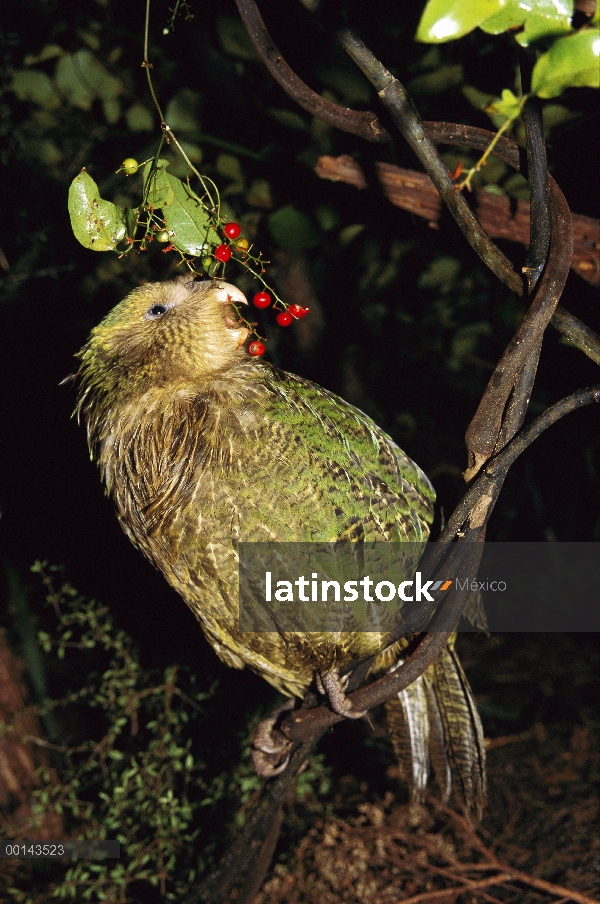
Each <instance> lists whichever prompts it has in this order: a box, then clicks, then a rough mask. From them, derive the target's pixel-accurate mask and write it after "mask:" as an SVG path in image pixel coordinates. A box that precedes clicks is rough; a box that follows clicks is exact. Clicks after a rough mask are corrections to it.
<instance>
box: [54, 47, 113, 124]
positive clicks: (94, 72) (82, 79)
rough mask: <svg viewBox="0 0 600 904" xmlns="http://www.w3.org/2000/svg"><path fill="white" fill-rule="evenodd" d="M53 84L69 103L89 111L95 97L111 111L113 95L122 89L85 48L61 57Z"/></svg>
mask: <svg viewBox="0 0 600 904" xmlns="http://www.w3.org/2000/svg"><path fill="white" fill-rule="evenodd" d="M56 83H57V85H58V87H59V88H60V90H61V91H62V92H63V94H64V95H65V96H66V97H67V99H68V100H69V101H70V103H72V104H73V106H74V107H79V108H80V109H82V110H89V109H90V107H91V106H92V102H93V100H94V98H95V97H99V98H100V99H101V100H102V101H103V102H104V103H105V104H108V105H109V110H110V109H111V107H110V105H111V104H112V110H113V113H114V109H115V107H114V101H115V98H116V97H117V95H119V94H121V92H122V90H123V87H122V85H121V82H120V81H119V80H118V79H116V78H115V77H114V76H112V75H111V74H110V73H109V72H108V71H107V70H106V69H105V68H104V66H103V65H102V63H100V62H99V60H97V59H96V57H95V56H94V55H93V53H92V52H91V51H89V50H78V51H77V53H73V54H69V53H68V54H65V56H63V57H61V58H60V60H59V61H58V65H57V67H56ZM105 112H106V111H105ZM119 115H120V114H119ZM107 119H108V116H107ZM111 121H114V120H110V119H109V122H111Z"/></svg>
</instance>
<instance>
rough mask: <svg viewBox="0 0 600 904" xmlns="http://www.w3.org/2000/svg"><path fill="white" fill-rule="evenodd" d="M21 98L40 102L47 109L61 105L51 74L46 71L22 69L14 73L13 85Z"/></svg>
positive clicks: (36, 102)
mask: <svg viewBox="0 0 600 904" xmlns="http://www.w3.org/2000/svg"><path fill="white" fill-rule="evenodd" d="M11 88H12V90H13V91H14V92H15V94H16V95H17V97H18V98H19V100H24V101H28V102H29V103H33V104H38V106H40V107H44V108H45V109H46V110H56V109H57V107H60V97H59V96H58V94H57V93H56V89H55V87H54V84H53V82H52V79H51V78H50V76H49V75H46V73H45V72H36V71H35V70H30V69H22V70H21V71H19V72H14V73H13V80H12V85H11Z"/></svg>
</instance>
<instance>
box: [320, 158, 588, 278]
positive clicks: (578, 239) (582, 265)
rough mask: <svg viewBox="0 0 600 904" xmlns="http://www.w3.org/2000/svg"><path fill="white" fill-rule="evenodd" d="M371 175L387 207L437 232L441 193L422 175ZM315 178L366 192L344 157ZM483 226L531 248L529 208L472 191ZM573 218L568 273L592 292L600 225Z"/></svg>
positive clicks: (388, 170) (379, 168)
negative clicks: (375, 178) (352, 186)
mask: <svg viewBox="0 0 600 904" xmlns="http://www.w3.org/2000/svg"><path fill="white" fill-rule="evenodd" d="M375 171H376V173H377V176H378V178H379V182H380V184H381V187H382V188H383V192H384V194H385V196H386V198H387V199H388V201H389V202H390V203H391V204H393V205H394V206H395V207H400V208H402V210H407V211H409V212H410V213H412V214H415V216H418V217H422V218H424V219H425V220H427V221H428V225H429V226H431V228H432V229H437V228H438V226H439V219H440V216H441V211H442V203H441V198H440V195H439V192H438V191H437V189H436V188H435V186H434V184H433V182H432V181H431V179H430V178H429V176H428V175H427V174H426V173H420V172H417V171H416V170H409V169H403V168H402V167H400V166H396V165H395V164H394V163H382V162H380V161H377V162H376V163H375ZM315 173H316V175H317V176H318V177H319V178H320V179H331V181H333V182H345V183H346V184H348V185H354V186H355V188H358V189H365V188H368V187H369V186H368V183H367V179H366V176H365V174H364V172H363V170H362V169H361V167H360V164H359V163H358V161H357V160H355V159H354V158H353V157H350V156H349V155H348V154H342V155H340V156H339V157H329V156H323V157H319V159H318V161H317V165H316V166H315ZM469 197H470V199H472V200H473V201H474V205H473V206H474V210H475V213H476V215H477V219H478V220H479V222H480V224H481V226H482V227H483V228H484V229H485V231H486V232H487V234H488V235H489V236H491V237H492V238H502V239H508V240H509V241H511V242H518V243H519V244H521V245H528V244H529V237H530V206H529V203H528V202H527V201H522V200H518V201H517V202H516V206H515V209H514V211H513V210H511V199H510V198H509V197H508V196H506V195H502V196H500V195H495V194H494V195H493V194H492V193H491V192H489V191H485V190H481V191H479V190H477V189H475V190H474V191H473V193H472V194H471V195H470V196H469ZM572 218H573V256H572V258H571V269H572V270H573V271H574V272H575V273H577V274H578V275H579V276H581V278H582V279H585V281H586V282H588V283H590V284H591V285H593V286H598V285H600V220H596V219H594V218H593V217H586V216H583V215H581V214H576V213H574V214H572Z"/></svg>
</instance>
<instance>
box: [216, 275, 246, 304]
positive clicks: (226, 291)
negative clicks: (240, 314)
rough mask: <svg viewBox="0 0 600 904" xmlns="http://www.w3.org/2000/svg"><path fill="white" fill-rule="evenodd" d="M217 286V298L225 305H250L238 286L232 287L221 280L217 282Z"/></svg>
mask: <svg viewBox="0 0 600 904" xmlns="http://www.w3.org/2000/svg"><path fill="white" fill-rule="evenodd" d="M215 286H216V289H217V298H218V299H219V301H222V302H223V303H224V304H248V299H247V298H246V296H245V295H244V293H243V292H241V291H240V290H239V289H238V288H237V286H232V285H231V283H226V282H222V281H221V280H220V279H216V280H215Z"/></svg>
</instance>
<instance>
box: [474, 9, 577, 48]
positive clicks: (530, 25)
mask: <svg viewBox="0 0 600 904" xmlns="http://www.w3.org/2000/svg"><path fill="white" fill-rule="evenodd" d="M572 16H573V0H534V2H532V3H528V4H527V6H526V7H525V5H524V4H523V3H522V2H521V0H506V2H505V3H504V5H503V6H502V9H501V10H500V12H498V13H496V15H494V16H492V17H491V18H490V19H487V20H486V21H485V22H482V23H481V25H480V28H481V29H482V30H483V31H485V32H487V33H488V34H492V35H497V34H501V33H502V32H505V31H508V30H510V29H512V28H521V29H522V30H521V31H519V32H518V33H517V34H515V38H516V39H517V41H518V42H519V44H521V45H522V46H523V47H527V45H528V44H530V43H532V41H538V40H540V38H545V37H549V36H552V35H557V34H561V33H564V32H569V31H571V17H572Z"/></svg>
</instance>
